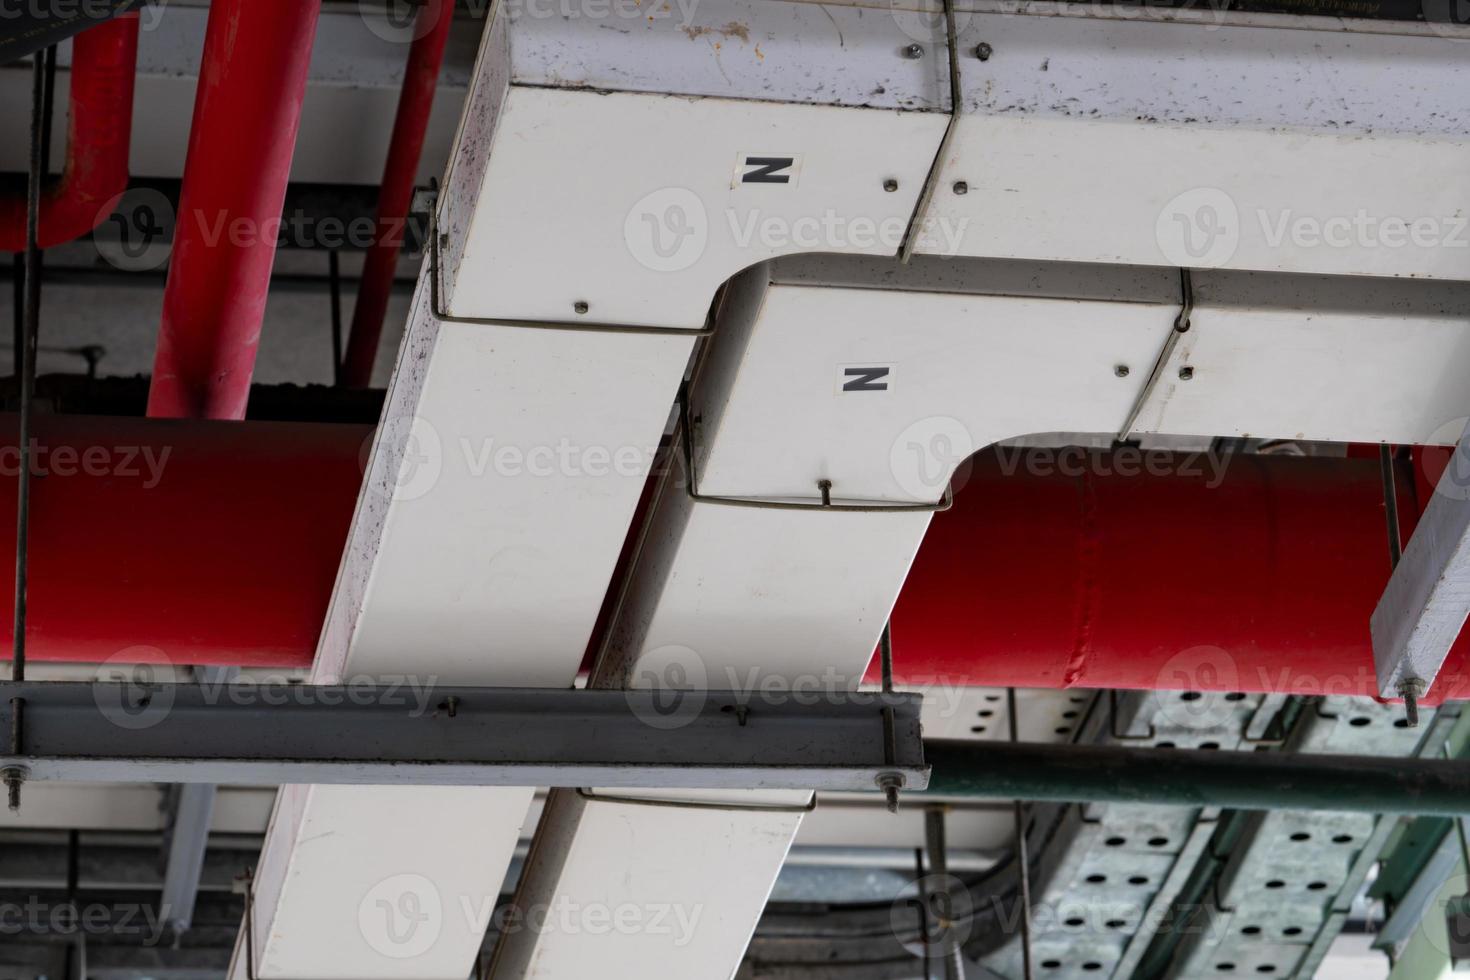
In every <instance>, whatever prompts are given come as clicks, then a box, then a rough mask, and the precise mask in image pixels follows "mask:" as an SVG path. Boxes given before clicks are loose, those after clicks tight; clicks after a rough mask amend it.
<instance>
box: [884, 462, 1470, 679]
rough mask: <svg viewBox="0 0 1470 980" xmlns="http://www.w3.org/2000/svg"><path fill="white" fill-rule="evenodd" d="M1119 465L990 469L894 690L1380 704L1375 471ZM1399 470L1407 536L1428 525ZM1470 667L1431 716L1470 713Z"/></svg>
mask: <svg viewBox="0 0 1470 980" xmlns="http://www.w3.org/2000/svg"><path fill="white" fill-rule="evenodd" d="M1125 458H1126V457H1122V456H1120V455H1118V454H1114V453H1090V454H1086V455H1085V456H1084V455H1082V454H1081V453H1080V451H1078V452H1075V453H1073V454H1072V455H1070V456H1064V457H1061V458H1060V461H1059V459H1058V457H1057V456H1056V455H1055V454H1048V453H1047V452H1046V451H1032V452H1028V453H1023V454H1020V455H1017V454H1016V453H1014V452H1013V451H1012V452H1010V453H1008V454H998V453H994V452H992V453H986V454H983V455H982V456H981V457H979V458H977V460H976V462H975V471H974V473H973V475H972V476H971V477H970V479H969V483H968V486H967V487H966V488H965V492H964V493H962V494H960V495H959V496H958V498H957V499H956V501H955V506H954V508H953V509H952V510H950V511H949V512H947V513H943V514H939V515H937V516H936V517H935V519H934V523H933V525H932V526H931V529H930V532H929V535H928V537H927V538H926V539H925V541H924V544H923V547H922V548H921V549H920V551H919V554H918V557H917V559H916V560H915V562H914V566H913V570H912V572H911V573H910V575H909V578H908V581H907V583H906V584H905V586H904V589H903V593H902V595H901V596H900V597H899V601H898V605H897V608H896V609H895V610H894V613H893V618H892V623H893V646H894V661H895V666H896V671H897V674H898V676H899V677H901V678H902V679H904V680H906V681H908V682H910V683H939V684H945V683H949V684H962V685H986V686H997V687H1002V686H1009V685H1017V686H1026V687H1052V688H1065V687H1081V688H1132V689H1173V690H1190V689H1193V690H1211V691H1280V692H1291V693H1298V694H1354V695H1374V694H1376V686H1375V684H1374V679H1373V653H1372V648H1371V646H1370V641H1369V633H1368V618H1369V616H1370V615H1371V614H1372V612H1373V608H1374V606H1375V605H1376V604H1377V602H1378V598H1379V595H1380V594H1381V593H1382V590H1383V586H1384V585H1385V584H1386V583H1387V581H1388V577H1389V572H1390V568H1389V555H1388V536H1387V533H1386V526H1385V523H1384V509H1383V490H1382V484H1381V479H1380V474H1379V468H1378V463H1377V460H1376V459H1323V458H1306V459H1303V458H1289V457H1274V456H1237V457H1236V458H1234V459H1232V460H1230V461H1229V464H1228V467H1227V468H1226V469H1225V470H1224V471H1223V473H1221V474H1220V475H1219V476H1216V474H1215V472H1214V471H1212V470H1211V468H1210V466H1209V464H1208V463H1207V461H1205V460H1203V459H1202V458H1201V459H1190V458H1189V457H1186V456H1172V457H1171V456H1165V455H1162V454H1161V455H1159V456H1157V457H1155V459H1156V460H1157V461H1158V465H1157V466H1156V467H1155V469H1156V470H1157V471H1158V472H1159V473H1162V474H1164V475H1151V474H1150V473H1148V472H1132V473H1127V474H1124V473H1120V472H1119V470H1120V465H1119V464H1120V461H1122V460H1123V459H1125ZM1144 459H1145V457H1143V456H1141V455H1140V456H1137V458H1135V459H1133V462H1132V464H1131V466H1130V469H1138V468H1140V467H1141V466H1142V462H1143V460H1144ZM1402 469H1403V470H1404V472H1402V473H1401V477H1402V478H1401V479H1400V480H1399V481H1398V483H1399V489H1400V513H1401V515H1402V517H1403V524H1404V526H1403V532H1404V535H1405V537H1406V538H1407V536H1408V534H1409V532H1410V531H1411V530H1412V527H1413V523H1414V521H1415V520H1416V518H1417V515H1418V513H1419V510H1420V508H1419V506H1418V505H1417V503H1416V502H1415V500H1414V486H1415V480H1414V474H1412V473H1410V472H1407V467H1406V466H1405V467H1402ZM1007 470H1011V471H1013V472H1014V473H1015V475H1012V476H1006V475H1005V473H1006V471H1007ZM1466 635H1470V634H1466ZM1467 654H1470V642H1467V640H1466V636H1464V635H1462V637H1461V639H1460V640H1459V641H1458V642H1457V643H1456V645H1455V648H1454V650H1452V651H1451V654H1450V659H1449V660H1448V661H1447V662H1446V664H1445V668H1444V671H1443V672H1442V673H1441V674H1440V677H1439V679H1438V681H1437V682H1436V683H1435V685H1434V687H1433V689H1432V690H1431V692H1430V695H1431V697H1430V698H1429V700H1430V701H1432V702H1435V703H1437V702H1439V701H1441V700H1445V699H1449V698H1453V699H1459V698H1464V697H1470V658H1467Z"/></svg>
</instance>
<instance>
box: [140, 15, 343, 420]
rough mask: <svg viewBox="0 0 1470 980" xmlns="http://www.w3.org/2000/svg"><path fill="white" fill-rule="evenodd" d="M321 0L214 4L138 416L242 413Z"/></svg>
mask: <svg viewBox="0 0 1470 980" xmlns="http://www.w3.org/2000/svg"><path fill="white" fill-rule="evenodd" d="M320 11H321V0H214V2H213V3H212V4H211V5H210V8H209V25H208V28H207V29H206V32H205V37H204V59H203V64H202V67H201V69H200V72H199V91H198V93H197V95H196V96H195V100H194V122H193V129H192V130H191V131H190V133H189V156H188V160H187V162H186V163H185V167H184V182H183V189H182V191H181V192H180V200H179V218H178V224H177V231H176V232H175V234H174V245H173V256H172V260H171V262H170V264H169V272H168V285H167V287H166V288H165V290H164V297H163V323H162V326H161V328H160V330H159V334H158V351H157V354H156V356H155V358H154V364H153V383H152V387H151V389H150V390H149V393H148V414H149V415H153V416H162V417H195V418H220V419H240V418H244V417H245V403H246V401H247V399H248V397H249V394H250V378H251V374H252V373H253V372H254V370H255V352H256V349H257V347H258V346H259V343H260V328H261V323H262V322H263V320H264V319H265V301H266V294H267V292H268V291H269V289H270V278H271V266H272V264H273V263H274V262H275V256H276V240H277V238H278V237H279V235H280V229H281V207H282V205H283V204H284V202H285V199H286V184H287V181H288V180H289V178H290V175H291V157H292V154H293V153H294V151H295V148H296V133H297V130H298V128H299V127H300V124H301V104H302V101H303V100H304V99H305V96H306V75H307V67H308V65H309V63H310V59H311V46H312V41H313V40H314V39H315V36H316V25H317V17H318V14H319V13H320Z"/></svg>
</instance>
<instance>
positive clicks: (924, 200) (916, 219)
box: [898, 0, 965, 265]
mask: <svg viewBox="0 0 1470 980" xmlns="http://www.w3.org/2000/svg"><path fill="white" fill-rule="evenodd" d="M955 33H956V32H955V23H954V0H944V34H945V43H946V46H947V47H948V49H949V122H948V123H946V124H945V127H944V136H943V137H941V138H940V140H939V152H938V153H936V154H934V162H933V163H932V164H930V165H929V173H928V175H927V176H925V178H924V186H923V187H922V188H920V190H919V200H918V203H917V204H915V205H914V216H913V218H911V219H910V220H909V226H908V229H907V230H906V231H905V232H904V236H903V244H902V245H901V246H899V250H898V260H899V261H900V262H902V263H903V264H904V265H908V262H909V259H911V258H913V257H914V249H915V248H917V247H918V244H919V233H920V231H921V230H922V228H923V225H924V218H925V217H927V216H928V214H929V204H930V202H931V201H933V200H934V188H935V187H936V186H937V185H938V183H939V174H940V172H941V171H943V169H944V161H945V160H946V159H948V157H949V144H950V142H951V141H952V140H953V139H954V133H955V129H956V128H957V127H958V125H959V121H960V115H961V113H962V111H963V109H964V104H965V101H964V94H963V93H962V92H961V91H960V50H959V44H958V42H957V41H956V39H955Z"/></svg>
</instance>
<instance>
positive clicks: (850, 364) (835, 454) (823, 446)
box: [493, 256, 1470, 980]
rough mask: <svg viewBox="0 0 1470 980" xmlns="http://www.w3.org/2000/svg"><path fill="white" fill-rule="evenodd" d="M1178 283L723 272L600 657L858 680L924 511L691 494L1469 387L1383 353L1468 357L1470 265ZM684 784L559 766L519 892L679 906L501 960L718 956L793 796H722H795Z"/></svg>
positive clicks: (672, 675) (506, 967)
mask: <svg viewBox="0 0 1470 980" xmlns="http://www.w3.org/2000/svg"><path fill="white" fill-rule="evenodd" d="M1371 295H1376V296H1378V297H1379V300H1378V301H1376V302H1374V301H1370V296H1371ZM1193 296H1194V305H1193V307H1192V311H1191V313H1190V316H1189V317H1187V318H1184V317H1181V314H1182V313H1183V312H1184V310H1185V304H1186V301H1185V296H1184V294H1183V292H1181V277H1180V275H1179V273H1178V272H1177V271H1175V270H1168V269H1160V270H1140V269H1128V268H1121V267H1099V266H1087V267H1077V266H1059V265H1032V264H1023V263H1016V262H987V261H974V260H950V261H937V260H924V259H922V258H921V259H917V260H916V261H915V262H914V264H912V265H911V266H908V267H903V266H899V265H898V264H897V263H895V262H893V261H892V260H870V259H855V258H840V257H829V256H820V257H806V258H796V259H788V260H781V261H778V262H775V263H771V264H769V265H768V266H765V267H761V268H757V269H755V270H752V271H751V272H750V273H748V274H746V275H745V276H743V277H741V278H740V279H739V280H738V281H737V282H736V283H735V284H734V286H733V287H732V290H731V294H730V296H729V297H728V298H727V302H726V304H725V306H724V309H723V314H724V315H723V316H722V318H721V320H720V322H719V323H718V325H717V329H716V333H715V337H714V339H713V341H712V342H711V349H710V351H709V355H708V359H707V361H706V362H705V363H704V365H703V366H702V368H701V370H700V372H699V374H698V375H697V377H696V379H695V381H694V383H693V385H692V393H691V396H690V398H691V408H690V412H689V419H690V421H691V423H692V427H693V431H694V435H695V440H696V446H697V448H698V450H699V451H698V452H696V453H695V459H696V466H697V469H698V475H697V480H696V481H695V483H694V487H695V489H696V491H697V495H698V496H695V495H693V494H691V493H690V492H689V490H688V489H687V486H686V478H685V473H684V471H683V469H682V467H681V468H679V469H678V470H676V472H674V473H673V474H671V476H670V477H669V478H668V479H666V480H665V482H664V484H663V486H662V488H661V492H660V495H659V498H658V500H657V502H656V505H655V509H654V511H653V513H652V516H651V518H650V522H649V527H648V530H647V532H646V538H645V540H644V542H643V546H642V551H641V553H640V554H639V556H638V562H637V565H636V567H635V568H634V570H633V572H632V577H631V580H630V582H629V584H628V587H627V591H626V594H625V596H624V599H623V601H622V604H621V606H620V608H619V610H618V613H617V616H616V619H615V622H614V624H613V631H612V635H611V638H610V642H609V643H608V647H607V653H606V654H605V657H604V659H603V661H602V662H600V664H599V667H598V670H597V672H596V674H595V676H594V680H595V681H596V682H598V683H603V684H612V685H614V686H616V685H619V684H624V685H629V686H650V685H658V686H667V687H669V688H671V689H678V688H690V689H698V688H700V687H704V686H708V687H710V688H733V689H739V690H746V691H754V690H761V689H764V690H768V691H769V690H777V691H785V692H789V693H790V694H791V695H792V696H801V695H806V696H812V695H815V696H818V697H842V696H843V692H846V691H851V690H852V689H853V688H855V687H856V685H857V684H858V682H859V680H860V678H861V677H862V675H863V673H864V671H865V669H866V668H867V666H868V661H869V658H870V655H871V652H872V650H873V647H874V644H875V641H876V639H877V636H878V633H879V631H880V629H881V628H882V625H883V622H884V620H885V618H886V617H887V615H888V612H889V610H890V608H891V605H892V602H893V600H894V598H895V597H896V595H897V593H898V590H899V588H900V586H901V585H902V583H903V579H904V577H905V575H906V573H907V570H908V567H909V563H910V560H911V558H912V556H913V554H914V552H915V550H916V549H917V547H918V545H919V542H920V540H921V538H922V537H923V534H924V532H925V529H926V528H927V526H928V524H929V520H930V514H929V513H927V512H924V511H914V510H898V511H893V512H891V513H882V512H872V511H843V510H840V509H837V508H834V509H832V510H829V511H826V512H817V511H816V510H814V509H808V510H800V509H767V508H758V507H745V506H737V505H734V504H732V503H730V502H729V501H722V500H717V499H710V498H718V497H728V498H741V499H744V500H747V501H748V500H763V501H785V502H804V503H805V504H807V505H808V506H809V507H811V506H814V505H816V504H818V503H819V501H820V492H819V489H818V487H819V484H820V483H822V482H826V481H830V494H831V500H832V503H833V504H834V505H837V506H838V507H841V506H842V505H855V504H872V503H874V502H879V503H882V502H886V503H889V504H893V505H903V504H913V503H936V502H938V501H939V500H940V498H941V496H942V493H943V490H944V487H945V484H946V482H947V481H948V480H949V479H950V478H951V476H952V475H953V474H954V471H955V468H956V466H957V465H958V464H959V463H960V462H962V461H963V460H964V459H965V458H967V457H968V456H969V455H970V454H971V453H972V452H974V451H975V450H977V449H980V448H982V447H984V446H988V445H991V444H993V443H996V442H999V441H1002V440H1004V439H1007V438H1011V437H1015V436H1019V435H1024V434H1028V433H1033V432H1046V431H1102V432H1109V431H1117V429H1118V428H1119V427H1121V426H1122V425H1123V423H1124V421H1125V419H1126V418H1127V417H1128V416H1129V414H1130V413H1131V412H1133V410H1134V408H1135V406H1136V407H1137V408H1138V419H1139V423H1138V426H1137V427H1138V428H1139V429H1140V430H1141V431H1149V432H1155V431H1157V432H1168V433H1177V434H1183V433H1191V432H1227V433H1228V432H1234V433H1238V434H1242V435H1244V434H1246V433H1247V432H1248V433H1249V434H1250V435H1257V436H1262V437H1271V436H1281V437H1290V438H1305V439H1345V438H1346V439H1352V438H1363V437H1367V436H1371V437H1372V438H1388V439H1394V440H1397V441H1425V437H1426V436H1430V435H1431V434H1432V431H1433V429H1434V428H1435V418H1436V414H1437V413H1438V412H1439V411H1440V410H1441V409H1442V408H1445V407H1448V406H1449V404H1450V403H1453V404H1454V406H1455V409H1456V410H1457V411H1458V412H1460V413H1463V412H1465V411H1466V410H1467V409H1470V397H1467V396H1466V395H1465V394H1464V392H1463V389H1462V388H1461V387H1460V386H1458V385H1455V384H1449V383H1446V384H1443V385H1430V386H1428V387H1427V388H1426V386H1425V384H1424V376H1423V374H1422V373H1419V374H1415V373H1412V372H1407V371H1406V372H1403V373H1395V372H1389V373H1388V374H1387V375H1385V374H1383V373H1380V372H1381V368H1382V365H1383V363H1384V360H1385V358H1386V357H1387V358H1391V359H1393V363H1395V364H1404V365H1409V364H1427V363H1431V362H1439V363H1440V364H1441V366H1442V368H1443V370H1442V373H1441V375H1440V376H1442V377H1446V378H1456V377H1459V376H1461V371H1463V370H1466V369H1470V363H1466V362H1467V360H1470V347H1467V344H1466V340H1467V339H1470V316H1467V314H1470V287H1467V286H1463V285H1459V284H1434V283H1402V284H1383V285H1378V286H1376V288H1374V287H1370V286H1369V285H1365V284H1357V283H1349V282H1341V281H1336V280H1321V279H1304V278H1300V277H1295V278H1292V277H1279V276H1276V277H1273V276H1260V275H1242V274H1233V273H1217V274H1212V275H1210V276H1198V277H1195V279H1194V281H1193ZM1181 322H1183V323H1185V324H1187V325H1189V330H1188V331H1187V332H1186V333H1185V334H1184V335H1183V336H1184V338H1185V339H1184V340H1182V341H1176V342H1175V343H1174V344H1173V345H1169V344H1168V341H1169V338H1170V337H1171V335H1172V334H1173V333H1174V332H1175V330H1176V329H1177V326H1178V325H1179V324H1180V323H1181ZM1390 346H1391V347H1392V348H1393V349H1392V351H1390V350H1389V347H1390ZM1164 350H1170V351H1172V353H1171V354H1170V355H1169V356H1168V357H1164V358H1162V359H1161V358H1160V355H1161V352H1162V351H1164ZM1278 358H1285V359H1286V362H1287V365H1286V366H1285V367H1284V366H1283V365H1281V364H1279V363H1277V359H1278ZM1155 362H1160V363H1159V371H1158V373H1157V378H1158V380H1156V381H1154V382H1153V383H1152V384H1150V382H1149V378H1150V375H1151V373H1152V372H1151V371H1150V367H1151V366H1152V365H1154V364H1155ZM1120 368H1127V370H1120ZM1183 368H1190V369H1192V370H1191V371H1190V372H1187V373H1188V375H1189V380H1186V378H1185V377H1184V375H1183V374H1181V371H1182V369H1183ZM1291 369H1294V370H1295V371H1297V372H1305V373H1308V374H1310V375H1311V376H1313V377H1321V378H1323V379H1329V378H1330V379H1335V383H1332V384H1329V383H1326V381H1325V380H1324V382H1323V383H1321V384H1317V383H1315V382H1311V381H1309V382H1305V383H1304V382H1303V381H1302V380H1301V379H1300V378H1297V377H1294V376H1293V370H1291ZM854 372H855V373H854ZM1217 374H1221V375H1225V377H1224V378H1219V379H1215V380H1212V381H1206V379H1209V378H1212V376H1214V375H1217ZM1194 381H1201V382H1205V383H1204V384H1203V385H1202V388H1204V389H1206V393H1204V394H1202V395H1196V393H1195V391H1194V390H1193V389H1191V388H1190V387H1189V385H1190V384H1192V383H1193V382H1194ZM1226 391H1228V392H1230V394H1228V395H1226V394H1224V393H1223V392H1226ZM1456 433H1458V428H1456V429H1454V430H1453V432H1452V433H1451V434H1450V436H1449V438H1450V439H1451V440H1453V438H1454V434H1456ZM1428 441H1434V440H1433V439H1432V438H1431V439H1429V440H1428ZM938 520H939V521H941V522H942V521H943V516H942V515H940V517H939V518H938ZM897 642H898V643H900V644H901V643H902V637H899V638H897ZM674 704H676V705H677V701H675V702H674ZM677 718H678V708H677V707H675V708H674V709H672V710H671V714H670V716H669V717H668V718H665V719H662V721H661V723H666V724H667V723H677ZM752 718H753V719H754V718H755V715H753V716H752ZM752 723H755V722H754V720H753V721H752ZM624 795H626V794H624ZM640 795H642V796H645V797H657V798H661V799H664V800H667V801H684V800H688V799H689V797H688V796H687V795H684V794H669V793H665V794H640ZM701 800H702V802H704V803H705V804H708V803H710V802H715V801H722V802H723V803H724V804H725V807H724V808H723V809H711V808H708V806H706V807H705V808H701V809H684V808H674V807H667V806H657V805H654V806H650V805H646V804H645V805H640V804H638V803H636V802H628V801H603V800H597V799H595V798H588V797H587V796H586V795H584V794H576V793H558V794H553V796H552V798H551V799H550V800H549V802H548V806H547V811H546V816H545V817H544V818H543V822H542V825H541V830H540V834H539V836H538V841H537V846H536V848H535V849H534V851H533V853H532V855H531V858H530V860H529V861H528V864H527V870H526V873H525V875H524V876H523V879H522V885H521V891H520V893H519V894H518V896H517V901H518V903H519V904H520V905H521V907H522V908H523V909H531V908H578V907H583V906H584V905H585V903H587V902H589V901H593V900H595V901H596V902H597V903H599V904H600V906H602V907H608V908H628V909H633V910H637V911H638V912H639V914H640V915H652V914H653V910H672V911H671V913H670V914H672V913H674V912H677V913H679V915H676V916H675V918H674V919H672V920H671V921H673V922H675V923H681V924H683V925H684V926H686V927H687V928H685V929H684V930H683V931H681V930H680V929H678V928H670V929H665V930H661V931H656V930H653V929H632V928H630V930H629V931H628V933H627V934H622V933H617V932H610V933H609V932H599V933H593V932H589V931H588V930H585V929H580V930H579V929H566V928H561V929H555V928H547V929H543V930H540V931H531V930H526V931H521V932H517V933H513V934H510V935H507V936H505V937H504V939H503V941H502V948H501V949H500V950H499V952H498V954H497V958H496V960H495V963H494V971H493V976H494V977H495V978H496V980H518V978H521V977H527V978H536V980H560V978H573V977H581V976H586V975H589V972H590V971H593V970H596V971H598V972H600V973H603V974H608V975H614V976H642V975H671V976H680V977H689V978H700V977H708V978H712V980H713V978H723V977H728V976H730V975H732V973H733V972H734V970H735V969H736V967H737V966H738V964H739V961H740V955H741V952H742V950H743V946H744V943H745V941H746V939H747V938H748V936H749V934H750V931H751V930H752V929H753V927H754V925H755V922H756V920H757V919H758V917H759V915H760V912H761V909H762V906H763V904H764V899H765V896H766V894H767V893H768V889H769V887H770V884H771V882H772V881H773V879H774V876H775V874H776V872H777V870H778V869H779V866H780V862H781V859H782V856H783V855H784V853H785V849H786V848H787V847H788V846H789V844H790V842H791V839H792V835H793V833H794V831H795V828H796V827H797V825H798V822H799V819H800V816H799V814H796V813H769V812H751V811H749V810H742V809H741V807H742V806H749V805H750V804H752V803H756V804H770V803H773V802H785V803H788V804H790V803H792V802H793V801H792V800H790V798H789V796H788V797H781V798H768V797H765V796H757V795H753V794H724V795H721V796H718V797H714V798H711V797H703V798H701ZM794 802H796V803H798V804H799V803H800V802H801V801H800V800H797V801H794ZM630 921H631V920H630ZM639 921H642V920H639Z"/></svg>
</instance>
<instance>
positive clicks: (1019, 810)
mask: <svg viewBox="0 0 1470 980" xmlns="http://www.w3.org/2000/svg"><path fill="white" fill-rule="evenodd" d="M1006 708H1007V711H1006V714H1007V715H1008V716H1009V717H1008V719H1007V720H1008V722H1009V727H1010V735H1011V741H1012V742H1019V741H1020V740H1021V736H1020V721H1019V719H1018V718H1017V717H1016V715H1017V708H1016V689H1015V688H1014V687H1011V688H1007V689H1006ZM1013 805H1014V806H1015V808H1016V809H1015V821H1016V860H1017V862H1018V866H1017V871H1018V873H1019V875H1020V882H1021V976H1022V977H1024V978H1025V980H1032V977H1033V976H1035V973H1034V972H1033V970H1032V967H1031V861H1030V855H1028V854H1027V853H1026V804H1025V803H1023V802H1022V801H1021V800H1016V801H1015V803H1014V804H1013Z"/></svg>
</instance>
